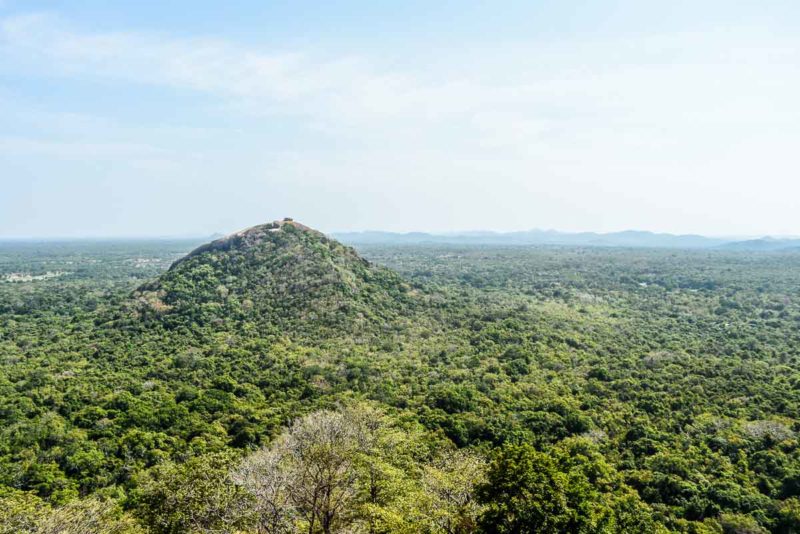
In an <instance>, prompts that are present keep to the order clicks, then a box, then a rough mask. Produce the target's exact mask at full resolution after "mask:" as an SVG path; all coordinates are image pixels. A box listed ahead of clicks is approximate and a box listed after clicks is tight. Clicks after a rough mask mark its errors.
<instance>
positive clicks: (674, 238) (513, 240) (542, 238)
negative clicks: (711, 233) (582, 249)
mask: <svg viewBox="0 0 800 534" xmlns="http://www.w3.org/2000/svg"><path fill="white" fill-rule="evenodd" d="M332 235H333V237H335V238H336V239H339V240H340V241H342V242H344V243H347V244H350V245H365V244H423V243H450V244H475V245H572V246H594V247H650V248H693V249H696V248H713V247H719V246H722V245H725V244H726V243H728V242H729V240H726V239H720V238H712V237H704V236H700V235H673V234H657V233H653V232H643V231H633V230H629V231H625V232H614V233H607V234H601V233H595V232H580V233H566V232H557V231H554V230H530V231H527V232H508V233H498V232H464V233H452V234H428V233H421V232H413V233H405V234H404V233H392V232H349V233H334V234H332Z"/></svg>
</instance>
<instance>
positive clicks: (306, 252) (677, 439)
mask: <svg viewBox="0 0 800 534" xmlns="http://www.w3.org/2000/svg"><path fill="white" fill-rule="evenodd" d="M198 244H199V243H190V242H187V241H172V242H168V241H161V242H139V241H129V242H77V243H0V532H8V533H11V532H31V533H32V532H48V533H49V532H53V533H55V532H118V533H133V532H153V533H180V532H230V533H235V532H258V533H292V532H308V533H312V534H313V533H316V532H326V533H328V532H342V533H344V532H369V533H393V532H398V533H417V532H418V533H450V534H455V533H472V532H476V533H477V532H484V533H539V532H541V533H557V532H575V533H578V532H580V533H593V532H608V533H611V532H642V533H648V532H654V533H657V532H687V533H740V534H745V533H760V532H777V533H793V532H800V448H798V446H799V445H800V444H799V443H798V432H800V419H798V413H800V253H796V252H784V253H750V252H735V251H730V252H728V251H721V250H720V251H713V250H702V251H681V250H656V249H652V250H651V249H614V248H576V247H530V246H524V247H523V246H518V247H511V246H509V247H497V246H491V247H489V246H466V245H464V246H459V245H446V244H439V245H405V246H404V245H393V246H381V245H374V244H372V245H363V246H361V247H360V248H359V250H358V252H356V251H355V250H353V249H351V248H349V247H346V246H344V245H341V244H339V243H337V242H336V241H334V240H332V239H329V238H327V237H325V236H324V235H322V234H320V233H318V232H315V231H313V230H311V229H308V228H306V227H304V226H302V225H300V224H297V223H294V222H292V221H286V222H280V223H272V224H269V225H263V226H259V227H255V228H253V229H250V230H248V231H245V232H241V233H239V234H236V235H234V236H230V237H228V238H225V239H222V240H218V241H215V242H214V243H211V244H208V245H203V246H201V247H200V248H197V249H195V250H194V252H192V253H191V254H188V255H187V252H189V251H190V250H192V249H193V248H194V247H195V246H197V245H198ZM365 258H366V259H365Z"/></svg>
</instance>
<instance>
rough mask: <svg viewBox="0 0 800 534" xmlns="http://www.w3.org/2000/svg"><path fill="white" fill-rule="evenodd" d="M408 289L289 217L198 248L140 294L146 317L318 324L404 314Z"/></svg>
mask: <svg viewBox="0 0 800 534" xmlns="http://www.w3.org/2000/svg"><path fill="white" fill-rule="evenodd" d="M408 289H409V288H408V286H407V285H406V284H405V283H404V282H403V280H402V279H401V278H400V277H399V276H398V275H397V274H395V273H394V272H392V271H390V270H388V269H385V268H382V267H378V266H375V265H371V264H370V263H369V262H368V261H366V260H365V259H363V258H361V257H360V256H359V255H358V253H357V252H356V251H355V250H354V249H352V248H350V247H346V246H344V245H342V244H341V243H339V242H338V241H336V240H333V239H330V238H328V237H327V236H325V235H324V234H323V233H321V232H318V231H317V230H314V229H312V228H309V227H308V226H305V225H303V224H300V223H298V222H296V221H293V220H292V219H288V218H287V219H284V220H282V221H274V222H271V223H267V224H262V225H258V226H253V227H252V228H248V229H246V230H242V231H240V232H236V233H234V234H231V235H229V236H226V237H223V238H221V239H217V240H215V241H212V242H210V243H208V244H205V245H203V246H201V247H198V248H197V249H195V250H194V251H192V252H191V253H189V254H188V255H187V256H185V257H184V258H181V259H180V260H178V261H176V262H175V263H174V264H173V265H172V267H170V269H169V270H168V271H167V272H166V273H164V274H163V275H162V276H161V277H160V278H158V279H157V280H154V281H153V282H150V283H148V284H145V285H143V286H142V287H140V288H139V289H138V290H137V291H136V292H135V293H134V298H135V300H136V301H137V303H138V308H139V313H140V314H141V316H142V317H146V318H149V319H156V320H160V321H163V322H165V323H166V324H167V325H176V326H177V325H190V324H209V323H211V324H221V323H224V324H228V323H230V322H231V321H250V322H257V323H269V324H273V325H282V326H287V325H289V324H291V325H292V326H293V327H300V328H302V327H303V326H307V327H309V328H314V327H322V326H347V324H348V323H349V322H353V321H359V322H364V321H367V322H369V321H373V322H381V321H385V320H388V319H390V318H391V317H394V316H396V315H397V314H398V313H402V309H403V306H404V305H405V304H407V303H408V302H407V301H408V299H409V291H408Z"/></svg>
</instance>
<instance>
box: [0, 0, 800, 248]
mask: <svg viewBox="0 0 800 534" xmlns="http://www.w3.org/2000/svg"><path fill="white" fill-rule="evenodd" d="M799 25H800V2H797V1H796V0H785V1H780V0H760V1H747V0H738V1H735V2H732V1H730V0H726V1H721V0H720V1H717V0H692V1H688V0H672V1H670V2H664V1H648V0H603V1H590V0H583V1H578V0H553V1H532V0H529V1H525V2H522V1H520V2H517V1H484V2H478V1H469V0H462V1H459V2H455V1H452V2H450V1H441V2H430V1H428V0H426V1H415V0H411V1H404V2H384V1H379V0H373V1H364V2H354V1H347V0H343V1H337V2H310V1H303V0H295V1H283V2H273V1H267V0H252V1H251V0H243V1H235V0H232V1H230V2H218V1H216V0H215V1H210V0H208V1H206V0H191V1H188V0H172V1H163V0H159V1H155V0H137V1H135V2H134V1H130V2H123V1H115V2H108V1H107V0H70V1H63V2H58V1H43V0H0V238H20V237H34V238H46V237H116V236H119V237H123V236H124V237H132V236H204V235H210V234H213V233H228V232H231V231H234V230H237V229H240V228H244V227H248V226H252V225H255V224H259V223H263V222H268V221H272V220H274V219H278V218H283V217H285V216H291V217H293V218H295V219H296V220H299V221H301V222H303V223H305V224H308V225H310V226H313V227H316V228H318V229H320V230H323V231H327V232H333V231H356V230H388V231H429V232H447V231H461V230H478V229H481V230H496V231H515V230H527V229H533V228H542V229H558V230H562V231H585V230H591V231H600V232H609V231H618V230H626V229H639V230H651V231H659V232H671V233H699V234H705V235H721V236H722V235H724V236H733V235H736V236H744V235H747V236H757V235H797V234H800V165H799V164H800V98H798V95H800V32H798V31H797V28H798V26H799Z"/></svg>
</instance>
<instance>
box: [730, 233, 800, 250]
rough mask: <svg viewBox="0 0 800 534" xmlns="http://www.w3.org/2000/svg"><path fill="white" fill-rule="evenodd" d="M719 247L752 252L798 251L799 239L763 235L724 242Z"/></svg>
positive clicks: (799, 247) (799, 246)
mask: <svg viewBox="0 0 800 534" xmlns="http://www.w3.org/2000/svg"><path fill="white" fill-rule="evenodd" d="M720 248H722V249H725V250H740V251H752V252H783V251H786V252H788V251H800V239H776V238H772V237H765V238H762V239H750V240H747V241H734V242H732V243H726V244H724V245H722V246H721V247H720Z"/></svg>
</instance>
